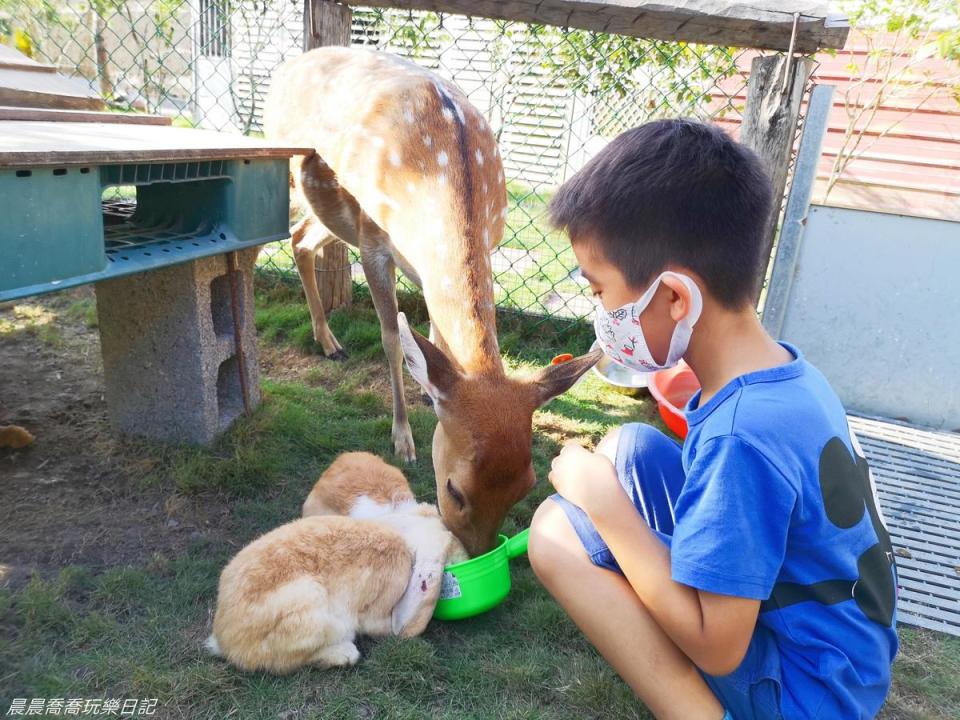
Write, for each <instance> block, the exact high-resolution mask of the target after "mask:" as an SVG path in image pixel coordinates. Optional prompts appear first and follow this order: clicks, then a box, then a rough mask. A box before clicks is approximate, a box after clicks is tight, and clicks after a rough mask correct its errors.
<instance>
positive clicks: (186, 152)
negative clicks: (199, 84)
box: [0, 120, 313, 168]
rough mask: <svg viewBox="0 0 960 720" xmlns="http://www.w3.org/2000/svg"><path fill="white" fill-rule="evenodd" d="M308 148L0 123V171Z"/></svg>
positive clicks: (267, 154) (212, 136)
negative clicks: (5, 169) (1, 169)
mask: <svg viewBox="0 0 960 720" xmlns="http://www.w3.org/2000/svg"><path fill="white" fill-rule="evenodd" d="M310 152H313V149H312V148H301V147H295V146H292V145H285V144H282V143H270V142H266V141H264V140H258V139H256V138H250V137H245V136H243V135H236V134H232V133H218V132H213V131H211V130H195V129H193V128H176V127H169V126H163V125H128V124H125V123H117V124H107V123H91V122H49V121H37V120H0V168H11V167H13V168H31V167H50V166H64V165H106V164H117V163H127V164H128V163H138V162H177V161H189V160H232V159H235V158H289V157H292V156H293V155H306V154H308V153H310Z"/></svg>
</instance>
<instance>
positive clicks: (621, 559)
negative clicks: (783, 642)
mask: <svg viewBox="0 0 960 720" xmlns="http://www.w3.org/2000/svg"><path fill="white" fill-rule="evenodd" d="M609 472H611V473H612V472H613V468H612V467H610V468H609ZM612 480H613V483H614V484H616V489H617V490H619V489H620V487H619V483H617V479H616V476H615V475H614V476H613V478H612ZM588 515H590V519H591V520H592V521H593V524H594V526H595V527H596V528H597V531H598V532H599V533H600V535H601V537H603V539H604V541H605V542H606V543H607V546H608V547H609V548H610V552H612V553H613V556H614V557H615V558H617V562H618V563H619V565H620V568H621V569H622V570H623V574H624V576H625V577H626V578H627V581H628V582H629V583H630V585H631V587H633V590H634V592H635V593H636V594H637V596H638V597H639V598H640V601H641V602H642V603H643V604H644V606H645V607H646V608H647V610H649V611H650V614H651V615H652V616H653V618H654V620H656V621H657V624H659V625H660V627H662V628H663V630H664V632H666V633H667V635H669V636H670V639H671V640H673V641H674V643H676V645H677V647H679V648H680V649H681V650H682V651H683V652H684V654H686V655H687V657H689V658H690V659H691V660H692V661H693V662H694V663H695V664H696V665H697V666H698V667H699V668H700V669H701V670H703V671H704V672H706V673H708V674H710V675H726V674H728V673H731V672H733V671H734V670H736V668H737V666H738V665H740V662H741V661H742V660H743V656H744V655H745V654H746V652H747V646H748V645H749V644H750V639H751V637H753V631H754V628H755V627H756V624H757V615H758V613H759V611H760V601H759V600H751V599H750V598H741V597H735V596H732V595H717V594H715V593H709V592H704V591H702V590H697V589H695V588H692V587H690V586H688V585H683V584H681V583H678V582H675V581H674V580H673V579H672V578H671V569H670V550H669V549H668V548H667V546H666V545H664V544H663V543H662V542H661V541H660V540H659V539H658V538H657V537H656V536H655V535H654V534H653V532H651V530H650V528H649V527H648V526H647V523H646V521H645V520H644V519H643V517H642V516H641V515H640V514H639V513H638V512H637V510H636V508H634V507H633V505H632V504H631V503H630V501H629V499H628V498H627V496H626V495H625V494H624V493H623V492H622V491H621V492H620V493H619V495H618V496H614V497H612V498H610V500H609V502H608V504H607V505H606V506H605V507H604V509H603V511H602V512H598V513H596V514H590V513H589V511H588Z"/></svg>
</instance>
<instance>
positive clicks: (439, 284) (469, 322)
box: [420, 243, 503, 374]
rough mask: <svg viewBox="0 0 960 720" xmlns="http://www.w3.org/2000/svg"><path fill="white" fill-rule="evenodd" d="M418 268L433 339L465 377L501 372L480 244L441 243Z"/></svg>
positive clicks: (488, 281) (489, 287)
mask: <svg viewBox="0 0 960 720" xmlns="http://www.w3.org/2000/svg"><path fill="white" fill-rule="evenodd" d="M430 253H431V256H430V258H431V261H430V262H428V263H422V264H423V265H427V267H424V268H423V269H422V270H420V277H421V281H422V282H423V295H424V299H425V300H426V302H427V309H428V310H429V312H430V321H431V323H432V325H433V334H434V339H435V340H436V342H437V344H438V345H439V346H440V347H441V348H442V349H443V350H445V351H446V352H447V353H448V355H449V356H450V357H451V358H453V359H454V360H456V361H457V363H458V364H459V365H460V367H461V368H462V369H463V370H464V372H467V373H485V374H490V373H495V374H503V362H502V360H501V359H500V347H499V344H498V343H497V318H496V311H495V309H494V302H493V276H492V273H491V269H490V255H489V251H488V250H487V249H486V248H483V247H480V245H479V243H477V244H474V243H460V244H451V243H440V244H439V245H438V246H434V247H432V248H430Z"/></svg>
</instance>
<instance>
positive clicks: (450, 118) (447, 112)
mask: <svg viewBox="0 0 960 720" xmlns="http://www.w3.org/2000/svg"><path fill="white" fill-rule="evenodd" d="M443 117H445V118H446V120H447V122H453V113H452V112H451V111H450V108H448V107H445V108H444V109H443Z"/></svg>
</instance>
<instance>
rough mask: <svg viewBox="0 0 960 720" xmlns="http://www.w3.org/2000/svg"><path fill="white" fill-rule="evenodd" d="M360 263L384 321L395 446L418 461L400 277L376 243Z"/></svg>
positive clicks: (367, 248) (409, 459) (382, 332)
mask: <svg viewBox="0 0 960 720" xmlns="http://www.w3.org/2000/svg"><path fill="white" fill-rule="evenodd" d="M360 261H361V263H362V264H363V272H364V275H365V276H366V278H367V284H368V285H369V286H370V296H371V297H372V298H373V305H374V307H375V308H376V309H377V316H378V317H379V318H380V337H381V339H382V340H383V351H384V353H386V355H387V364H388V365H389V366H390V387H391V389H392V390H393V447H394V450H395V451H396V453H397V455H399V456H400V457H402V458H403V459H404V460H405V461H407V462H414V461H415V460H416V459H417V453H416V448H415V447H414V444H413V432H412V431H411V430H410V421H409V420H408V419H407V401H406V398H405V397H404V394H403V351H402V350H401V349H400V330H399V328H398V327H397V311H398V308H397V274H396V266H395V265H394V262H393V258H391V257H390V254H389V251H387V250H385V249H384V248H383V247H382V246H377V245H375V244H370V245H367V244H363V245H361V247H360Z"/></svg>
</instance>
